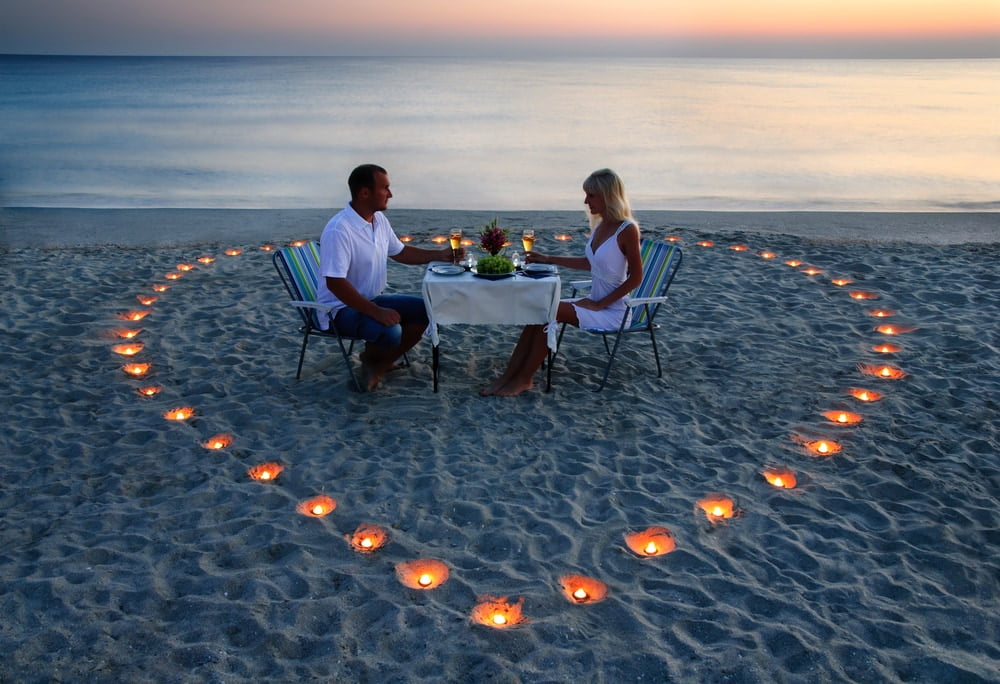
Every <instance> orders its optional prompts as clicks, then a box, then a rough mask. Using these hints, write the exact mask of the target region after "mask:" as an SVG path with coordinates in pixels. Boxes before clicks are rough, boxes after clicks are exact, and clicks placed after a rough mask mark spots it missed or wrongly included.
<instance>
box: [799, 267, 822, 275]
mask: <svg viewBox="0 0 1000 684" xmlns="http://www.w3.org/2000/svg"><path fill="white" fill-rule="evenodd" d="M802 272H803V273H805V274H806V275H810V276H814V275H819V274H820V273H822V272H823V269H821V268H816V267H815V266H810V267H809V268H804V269H802Z"/></svg>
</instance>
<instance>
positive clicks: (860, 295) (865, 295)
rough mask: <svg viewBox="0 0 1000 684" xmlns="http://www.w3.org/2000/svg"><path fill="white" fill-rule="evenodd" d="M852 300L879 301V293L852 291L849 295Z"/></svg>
mask: <svg viewBox="0 0 1000 684" xmlns="http://www.w3.org/2000/svg"><path fill="white" fill-rule="evenodd" d="M847 294H848V295H849V296H850V298H851V299H859V300H861V299H878V292H866V291H864V290H851V291H850V292H848V293H847Z"/></svg>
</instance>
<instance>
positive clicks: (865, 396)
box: [847, 387, 882, 401]
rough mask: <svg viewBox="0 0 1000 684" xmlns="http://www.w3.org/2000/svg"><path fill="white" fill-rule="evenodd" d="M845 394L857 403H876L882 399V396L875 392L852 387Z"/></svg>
mask: <svg viewBox="0 0 1000 684" xmlns="http://www.w3.org/2000/svg"><path fill="white" fill-rule="evenodd" d="M847 393H848V394H850V395H851V396H852V397H854V398H855V399H857V400H858V401H878V400H879V399H881V398H882V394H880V393H879V392H875V391H873V390H866V389H862V388H860V387H852V388H851V389H849V390H847Z"/></svg>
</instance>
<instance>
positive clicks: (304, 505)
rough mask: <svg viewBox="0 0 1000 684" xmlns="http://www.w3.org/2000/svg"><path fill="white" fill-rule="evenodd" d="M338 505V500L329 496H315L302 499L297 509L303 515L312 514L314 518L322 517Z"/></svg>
mask: <svg viewBox="0 0 1000 684" xmlns="http://www.w3.org/2000/svg"><path fill="white" fill-rule="evenodd" d="M336 507H337V502H336V501H334V500H333V499H331V498H330V497H328V496H323V495H320V496H314V497H313V498H311V499H306V500H305V501H301V502H300V503H299V505H298V506H296V507H295V510H296V511H298V512H299V513H301V514H302V515H311V516H313V517H314V518H322V517H323V516H324V515H327V514H328V513H330V512H331V511H332V510H333V509H335V508H336Z"/></svg>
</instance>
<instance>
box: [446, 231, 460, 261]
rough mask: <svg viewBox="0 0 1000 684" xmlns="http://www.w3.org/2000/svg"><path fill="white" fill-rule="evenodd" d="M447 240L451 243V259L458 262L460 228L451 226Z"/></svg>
mask: <svg viewBox="0 0 1000 684" xmlns="http://www.w3.org/2000/svg"><path fill="white" fill-rule="evenodd" d="M448 242H449V244H451V261H452V263H458V248H459V247H461V246H462V229H461V228H452V229H451V233H450V234H449V235H448Z"/></svg>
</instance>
